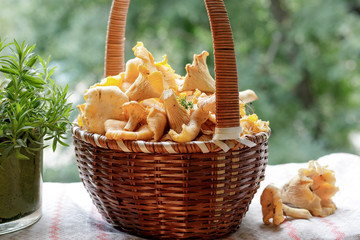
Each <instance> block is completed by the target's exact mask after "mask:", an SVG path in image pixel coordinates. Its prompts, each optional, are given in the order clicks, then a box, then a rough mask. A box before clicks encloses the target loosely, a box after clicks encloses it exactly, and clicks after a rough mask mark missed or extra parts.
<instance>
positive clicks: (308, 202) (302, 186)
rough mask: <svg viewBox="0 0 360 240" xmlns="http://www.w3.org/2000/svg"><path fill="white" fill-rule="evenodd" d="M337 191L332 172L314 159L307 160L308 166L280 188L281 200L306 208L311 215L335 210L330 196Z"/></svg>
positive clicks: (327, 213) (321, 215)
mask: <svg viewBox="0 0 360 240" xmlns="http://www.w3.org/2000/svg"><path fill="white" fill-rule="evenodd" d="M337 191H338V188H337V187H336V186H335V175H334V172H333V171H331V170H328V169H327V168H326V167H322V166H321V165H320V164H319V163H318V162H316V161H313V160H311V161H309V167H308V168H307V169H306V168H303V169H300V170H299V174H298V175H297V176H295V177H294V178H292V179H291V180H290V181H289V182H288V183H287V184H285V185H284V187H283V188H282V189H281V198H282V200H283V202H285V203H289V204H291V205H294V206H296V207H299V208H304V209H307V210H309V211H310V212H311V214H312V215H314V216H318V217H326V216H328V215H330V214H332V213H334V212H335V210H336V205H335V204H334V203H333V201H332V200H331V197H332V196H333V195H334V194H335V193H336V192H337Z"/></svg>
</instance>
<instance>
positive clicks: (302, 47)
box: [0, 0, 360, 182]
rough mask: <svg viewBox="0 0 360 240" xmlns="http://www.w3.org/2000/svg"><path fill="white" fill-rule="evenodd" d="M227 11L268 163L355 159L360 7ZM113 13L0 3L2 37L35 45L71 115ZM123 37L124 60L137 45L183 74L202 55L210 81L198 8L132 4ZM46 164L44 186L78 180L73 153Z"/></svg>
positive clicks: (74, 3) (230, 2) (186, 2)
mask: <svg viewBox="0 0 360 240" xmlns="http://www.w3.org/2000/svg"><path fill="white" fill-rule="evenodd" d="M224 2H225V4H226V6H227V9H228V14H229V17H230V21H231V25H232V29H233V34H234V42H235V48H236V53H237V65H238V74H239V89H240V90H245V89H248V88H250V89H253V90H254V91H255V92H256V93H257V95H258V96H259V100H258V101H257V102H255V103H254V105H253V106H252V107H253V108H254V110H255V112H256V113H257V114H258V115H259V117H260V118H261V119H263V120H269V121H270V126H271V128H272V136H271V138H270V147H269V152H270V156H269V163H270V164H279V163H287V162H306V161H308V160H310V159H317V158H318V157H320V156H322V155H325V154H329V153H333V152H349V153H355V154H359V152H360V150H359V149H360V123H359V122H360V121H359V119H360V66H359V64H360V41H359V39H360V1H359V0H342V1H339V0H317V1H313V0H299V1H288V0H257V1H251V0H245V1H238V0H224ZM110 6H111V0H61V1H59V0H1V8H0V36H1V37H2V39H8V40H9V41H11V40H12V39H16V40H18V41H23V40H25V41H26V42H28V43H29V44H36V52H37V53H39V54H40V55H41V56H43V57H48V56H51V58H52V65H53V66H56V67H57V69H56V72H55V75H54V79H55V80H56V81H57V83H59V84H61V85H66V84H68V85H69V87H70V92H71V96H70V99H69V100H70V101H71V102H73V104H74V108H75V106H76V105H77V104H79V103H82V102H83V93H84V91H85V89H87V88H88V86H89V85H91V84H94V83H95V82H98V81H100V80H101V78H102V77H103V67H104V47H105V46H104V44H105V35H106V27H107V19H108V15H109V10H110ZM126 37H127V38H126V55H125V56H126V59H130V58H132V57H133V54H132V51H131V48H132V47H133V46H134V45H136V42H137V41H143V42H144V44H145V46H146V47H147V48H148V49H149V50H150V52H152V54H153V55H154V57H155V59H156V60H157V61H160V60H161V59H162V56H163V55H164V54H168V58H169V63H170V65H171V66H172V67H173V68H174V69H175V70H176V72H177V73H179V74H182V75H184V74H185V69H184V67H185V65H186V64H187V63H191V62H192V56H193V54H194V53H200V52H201V51H203V50H207V51H208V52H210V57H209V58H208V65H209V68H210V69H211V73H213V58H212V55H211V54H212V42H211V33H210V30H209V22H208V19H207V16H206V10H205V7H204V4H203V1H202V0H181V1H179V0H132V1H131V4H130V9H129V13H128V23H127V32H126ZM76 115H77V110H76V109H75V111H74V112H73V115H72V118H73V119H75V118H76ZM71 142H72V140H71V138H70V134H69V140H68V143H69V144H71ZM44 156H45V157H44V180H45V181H60V182H72V181H79V177H78V173H77V168H76V164H75V159H74V152H73V147H72V146H71V145H70V147H69V148H65V147H60V148H59V149H58V151H57V152H55V153H52V151H51V149H50V148H48V149H47V150H45V154H44ZM344 164H345V163H344Z"/></svg>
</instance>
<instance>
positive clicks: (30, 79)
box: [0, 38, 71, 167]
mask: <svg viewBox="0 0 360 240" xmlns="http://www.w3.org/2000/svg"><path fill="white" fill-rule="evenodd" d="M34 48H35V45H27V44H25V42H23V43H22V44H19V43H18V42H17V41H16V40H14V41H13V42H11V43H8V44H6V43H5V42H4V41H2V40H1V38H0V104H1V105H0V167H1V164H2V162H3V161H4V160H6V159H7V158H8V157H9V156H15V157H16V158H17V159H28V157H27V156H26V155H28V154H26V155H24V154H23V153H25V151H26V152H27V153H30V154H34V153H35V151H39V150H41V149H42V148H44V147H45V146H43V144H42V142H43V140H51V139H52V140H53V144H52V147H53V150H55V149H56V146H57V143H60V144H62V145H66V143H65V142H64V141H63V139H65V134H66V132H67V129H68V125H69V124H70V121H69V115H70V112H71V104H70V103H67V97H68V95H67V91H68V87H65V88H64V89H63V88H61V87H60V86H58V85H56V84H55V83H54V81H53V80H52V78H51V76H52V74H53V73H54V68H49V62H50V58H48V59H47V60H46V61H44V60H43V59H42V58H41V57H40V56H38V55H37V54H35V53H34V52H33V50H34ZM34 146H40V147H34Z"/></svg>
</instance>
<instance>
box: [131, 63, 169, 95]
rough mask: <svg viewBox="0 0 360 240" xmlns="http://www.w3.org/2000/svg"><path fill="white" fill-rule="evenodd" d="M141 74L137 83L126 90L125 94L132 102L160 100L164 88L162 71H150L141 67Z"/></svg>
mask: <svg viewBox="0 0 360 240" xmlns="http://www.w3.org/2000/svg"><path fill="white" fill-rule="evenodd" d="M139 71H140V74H139V76H138V78H137V79H136V80H135V82H134V83H133V84H132V85H131V86H130V87H129V88H128V89H127V90H126V92H125V94H126V95H127V96H128V97H129V99H130V100H131V101H141V100H144V99H147V98H159V97H160V96H161V93H162V91H163V90H164V86H163V75H162V73H161V72H160V71H154V72H152V73H150V71H149V70H148V69H147V68H146V67H144V66H142V65H140V66H139Z"/></svg>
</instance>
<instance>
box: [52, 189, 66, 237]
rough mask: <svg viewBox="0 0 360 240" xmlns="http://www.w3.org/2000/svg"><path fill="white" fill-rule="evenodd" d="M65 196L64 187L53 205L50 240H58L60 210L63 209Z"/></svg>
mask: <svg viewBox="0 0 360 240" xmlns="http://www.w3.org/2000/svg"><path fill="white" fill-rule="evenodd" d="M64 196H65V187H64V186H63V187H62V190H61V192H60V196H59V197H58V200H57V202H56V205H55V211H54V216H53V217H52V221H51V226H50V239H52V240H59V239H60V237H59V230H60V229H59V225H60V222H61V210H62V208H63V200H64Z"/></svg>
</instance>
